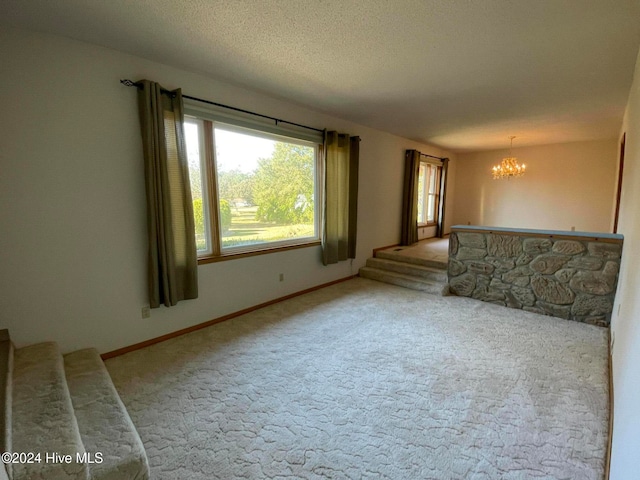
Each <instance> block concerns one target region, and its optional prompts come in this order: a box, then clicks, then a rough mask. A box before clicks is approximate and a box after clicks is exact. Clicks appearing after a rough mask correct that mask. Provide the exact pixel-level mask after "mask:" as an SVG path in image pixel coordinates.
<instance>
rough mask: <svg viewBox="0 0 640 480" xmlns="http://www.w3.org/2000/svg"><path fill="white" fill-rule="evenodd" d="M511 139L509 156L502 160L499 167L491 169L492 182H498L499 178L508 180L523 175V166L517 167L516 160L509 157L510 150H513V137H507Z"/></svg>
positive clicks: (511, 156)
mask: <svg viewBox="0 0 640 480" xmlns="http://www.w3.org/2000/svg"><path fill="white" fill-rule="evenodd" d="M509 138H510V139H511V147H509V156H508V157H506V158H503V159H502V163H500V165H496V166H495V167H493V170H492V172H491V173H492V174H493V179H494V180H499V179H501V178H506V179H509V178H511V177H521V176H523V175H524V170H525V168H526V167H525V165H524V163H523V164H522V165H518V162H517V160H518V159H517V158H516V157H514V156H513V155H511V150H512V149H513V139H514V138H516V137H515V136H511V137H509Z"/></svg>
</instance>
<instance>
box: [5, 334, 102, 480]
mask: <svg viewBox="0 0 640 480" xmlns="http://www.w3.org/2000/svg"><path fill="white" fill-rule="evenodd" d="M12 417H13V422H12V424H13V432H12V433H13V438H12V443H13V446H12V448H13V451H14V452H25V453H26V452H34V453H36V454H39V455H40V460H39V461H36V462H34V463H14V464H13V480H24V479H29V480H59V479H60V480H61V479H65V480H70V479H76V480H77V479H82V480H86V479H88V478H89V470H88V467H87V465H86V464H85V463H82V462H78V461H77V460H78V458H77V454H80V455H83V454H84V453H85V449H84V447H83V445H82V439H81V437H80V431H79V430H78V423H77V421H76V416H75V414H74V411H73V406H72V403H71V396H70V395H69V389H68V388H67V382H66V379H65V374H64V365H63V360H62V355H61V354H60V350H59V348H58V345H57V344H56V343H54V342H47V343H39V344H36V345H31V346H29V347H24V348H19V349H16V350H15V354H14V368H13V413H12ZM52 454H55V455H57V456H56V457H55V458H51V457H48V455H52ZM65 455H69V456H70V457H69V459H70V461H69V462H68V463H67V462H66V461H63V460H61V456H65Z"/></svg>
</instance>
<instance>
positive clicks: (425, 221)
mask: <svg viewBox="0 0 640 480" xmlns="http://www.w3.org/2000/svg"><path fill="white" fill-rule="evenodd" d="M441 172H442V167H441V166H440V165H433V164H431V163H427V162H422V163H420V171H419V175H418V223H419V224H422V225H435V224H436V223H437V222H438V203H439V202H438V200H439V198H440V175H441Z"/></svg>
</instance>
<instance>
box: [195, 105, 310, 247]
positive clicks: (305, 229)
mask: <svg viewBox="0 0 640 480" xmlns="http://www.w3.org/2000/svg"><path fill="white" fill-rule="evenodd" d="M185 137H186V143H187V155H188V159H189V173H190V179H191V194H192V197H193V210H194V220H195V227H196V243H197V248H198V254H199V256H200V257H220V256H224V255H231V254H235V253H247V252H256V251H261V250H270V249H273V248H277V247H286V246H293V245H296V246H297V245H302V244H308V243H314V242H317V241H318V240H319V217H320V215H319V206H320V202H319V188H318V184H319V182H318V181H317V177H318V175H317V172H318V168H317V164H318V150H319V146H318V144H317V143H314V142H312V141H307V140H303V139H298V138H293V137H288V136H283V135H277V134H274V133H271V132H265V131H260V130H256V129H252V128H246V127H242V126H237V125H231V124H229V123H221V122H217V121H212V120H206V119H200V118H193V117H187V118H186V120H185Z"/></svg>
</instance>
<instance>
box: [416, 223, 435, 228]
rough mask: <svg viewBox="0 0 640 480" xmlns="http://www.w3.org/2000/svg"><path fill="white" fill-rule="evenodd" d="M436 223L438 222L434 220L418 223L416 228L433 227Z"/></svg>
mask: <svg viewBox="0 0 640 480" xmlns="http://www.w3.org/2000/svg"><path fill="white" fill-rule="evenodd" d="M436 225H438V224H437V223H435V222H433V223H419V224H418V228H427V227H435V226H436Z"/></svg>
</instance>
